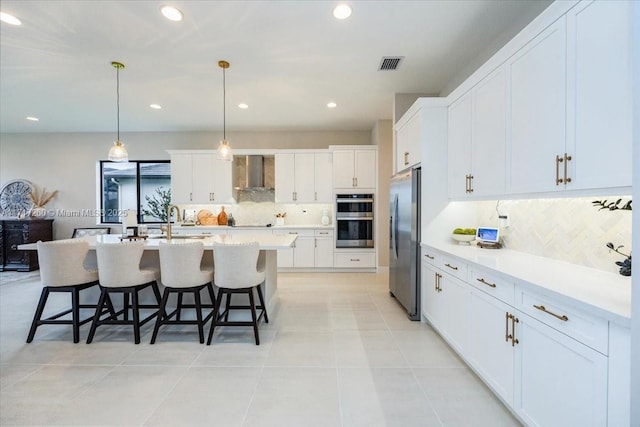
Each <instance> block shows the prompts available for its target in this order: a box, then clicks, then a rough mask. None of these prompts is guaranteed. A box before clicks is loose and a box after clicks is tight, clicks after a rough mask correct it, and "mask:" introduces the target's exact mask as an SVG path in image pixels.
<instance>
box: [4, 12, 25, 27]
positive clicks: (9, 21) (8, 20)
mask: <svg viewBox="0 0 640 427" xmlns="http://www.w3.org/2000/svg"><path fill="white" fill-rule="evenodd" d="M0 21H2V22H4V23H6V24H10V25H22V21H20V20H19V19H18V18H16V17H15V16H13V15H11V14H9V13H6V12H0Z"/></svg>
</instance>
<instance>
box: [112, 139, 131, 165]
mask: <svg viewBox="0 0 640 427" xmlns="http://www.w3.org/2000/svg"><path fill="white" fill-rule="evenodd" d="M108 159H109V161H110V162H128V161H129V153H127V149H126V148H124V143H123V142H122V141H116V142H114V143H113V146H112V147H111V149H110V150H109V157H108Z"/></svg>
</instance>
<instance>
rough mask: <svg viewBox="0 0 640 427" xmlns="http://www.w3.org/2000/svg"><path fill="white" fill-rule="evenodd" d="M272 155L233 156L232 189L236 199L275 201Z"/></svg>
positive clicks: (273, 160) (273, 161) (240, 200)
mask: <svg viewBox="0 0 640 427" xmlns="http://www.w3.org/2000/svg"><path fill="white" fill-rule="evenodd" d="M274 184H275V158H274V156H263V155H246V156H242V155H240V156H238V155H235V156H233V189H234V192H235V193H236V201H237V202H242V201H251V202H273V201H275V190H274Z"/></svg>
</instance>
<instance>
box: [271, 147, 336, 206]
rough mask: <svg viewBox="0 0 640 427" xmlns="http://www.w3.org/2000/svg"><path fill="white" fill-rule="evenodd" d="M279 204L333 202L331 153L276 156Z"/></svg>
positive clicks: (277, 197) (282, 154)
mask: <svg viewBox="0 0 640 427" xmlns="http://www.w3.org/2000/svg"><path fill="white" fill-rule="evenodd" d="M275 175H276V176H275V187H276V190H275V191H276V202H279V203H314V202H322V203H331V201H332V184H331V154H330V153H328V152H327V153H313V152H310V153H278V154H276V155H275Z"/></svg>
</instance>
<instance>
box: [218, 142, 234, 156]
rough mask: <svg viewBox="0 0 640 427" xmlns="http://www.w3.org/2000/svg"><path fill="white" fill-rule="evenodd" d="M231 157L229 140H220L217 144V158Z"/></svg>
mask: <svg viewBox="0 0 640 427" xmlns="http://www.w3.org/2000/svg"><path fill="white" fill-rule="evenodd" d="M232 158H233V153H232V152H231V146H230V145H229V141H227V140H226V139H223V140H222V141H220V144H219V145H218V159H220V160H231V159H232Z"/></svg>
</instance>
